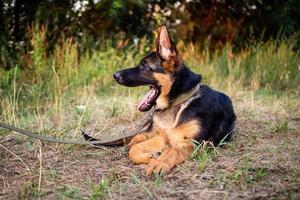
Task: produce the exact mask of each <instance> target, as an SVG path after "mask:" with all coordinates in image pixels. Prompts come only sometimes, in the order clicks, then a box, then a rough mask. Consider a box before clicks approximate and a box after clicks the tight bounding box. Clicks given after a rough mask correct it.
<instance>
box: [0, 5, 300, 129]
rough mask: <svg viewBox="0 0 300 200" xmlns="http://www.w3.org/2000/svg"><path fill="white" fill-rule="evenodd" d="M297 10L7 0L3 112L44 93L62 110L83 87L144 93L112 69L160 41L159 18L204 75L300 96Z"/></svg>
mask: <svg viewBox="0 0 300 200" xmlns="http://www.w3.org/2000/svg"><path fill="white" fill-rule="evenodd" d="M299 10H300V2H299V0H253V1H248V0H239V1H229V0H211V1H207V0H183V1H178V0H177V1H172V0H169V1H167V0H151V1H150V0H145V1H141V0H112V1H109V0H3V1H0V30H1V31H0V111H1V113H2V114H1V116H0V117H1V120H2V121H13V122H15V123H16V120H17V119H18V116H19V117H22V116H23V117H24V116H27V115H29V114H28V113H30V112H32V111H33V110H37V112H44V111H45V110H47V109H46V106H44V107H43V108H40V107H35V106H33V105H36V104H39V105H43V104H45V102H46V103H47V105H49V109H50V107H51V109H54V110H53V112H54V113H58V115H59V116H61V112H63V111H62V110H63V108H65V107H64V105H67V104H68V101H67V100H68V99H71V98H72V97H74V96H76V95H81V94H82V91H83V88H86V87H89V88H90V89H89V92H90V93H91V94H95V95H102V96H103V95H112V94H113V95H114V96H116V95H119V96H120V95H121V96H127V97H129V96H130V97H132V94H133V93H131V91H132V90H135V92H134V94H136V95H137V96H138V95H139V94H141V93H140V92H138V91H143V89H142V90H141V89H135V88H134V89H131V88H125V87H116V84H115V83H114V81H113V79H112V73H113V72H114V71H116V70H119V69H120V68H125V67H130V66H134V65H135V64H136V63H137V62H138V61H139V59H140V58H142V57H143V56H145V54H146V53H147V52H149V51H150V50H152V49H154V47H155V40H156V31H157V28H158V27H159V26H160V25H166V26H167V27H168V29H169V32H170V34H171V36H172V38H173V39H174V40H175V42H176V44H177V47H178V49H179V51H180V52H181V53H182V56H183V58H184V60H185V62H186V64H187V65H188V66H190V67H191V68H192V69H193V70H194V71H196V72H198V73H201V74H202V75H203V78H204V82H205V83H208V84H211V85H212V86H213V87H217V88H220V89H222V90H225V91H226V92H227V93H229V95H234V91H236V90H238V89H242V90H247V89H249V90H259V89H265V90H271V91H272V92H274V91H276V92H279V93H282V91H289V92H292V93H293V94H295V93H296V94H297V95H299V92H298V91H299V85H300V56H299V54H300V53H299V52H300V51H299V48H300V39H299V38H300V37H299V36H300V30H299V27H300V12H299ZM41 109H42V110H41ZM26 113H27V114H26ZM24 118H25V117H24ZM58 119H59V121H61V117H58ZM25 124H26V123H25Z"/></svg>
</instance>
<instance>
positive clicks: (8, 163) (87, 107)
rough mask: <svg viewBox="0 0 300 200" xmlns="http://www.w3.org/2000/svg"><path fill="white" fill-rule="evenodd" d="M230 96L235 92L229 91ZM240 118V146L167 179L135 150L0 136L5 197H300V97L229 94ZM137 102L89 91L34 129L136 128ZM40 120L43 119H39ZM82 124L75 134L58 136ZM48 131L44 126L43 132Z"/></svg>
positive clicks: (209, 152)
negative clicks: (137, 161)
mask: <svg viewBox="0 0 300 200" xmlns="http://www.w3.org/2000/svg"><path fill="white" fill-rule="evenodd" d="M227 92H229V91H227ZM229 93H230V95H231V96H232V98H233V101H234V104H235V109H236V112H237V116H238V123H237V128H236V131H235V136H234V138H233V141H232V142H231V143H229V144H226V145H224V146H223V147H216V148H214V149H212V148H209V147H206V148H204V149H202V150H199V151H198V152H197V155H198V156H194V157H193V158H191V160H190V161H188V162H186V163H184V164H182V165H180V166H178V167H177V168H175V169H174V170H172V172H171V173H170V174H168V175H166V176H164V177H162V176H159V175H157V176H153V177H150V178H148V177H145V175H144V173H143V167H144V166H135V165H133V164H132V163H131V162H130V161H129V159H128V156H127V151H128V149H127V148H126V147H122V148H95V147H89V146H73V145H58V144H49V143H41V142H39V141H33V140H30V139H28V138H23V137H21V136H19V135H17V134H14V133H9V134H8V132H5V134H3V136H4V137H2V139H1V141H0V142H1V146H0V148H1V153H0V156H1V171H0V185H1V188H2V189H1V191H0V192H1V193H0V198H2V199H29V198H42V199H99V198H105V199H141V198H143V199H161V198H164V199H270V198H274V199H293V198H294V199H296V198H299V195H300V184H299V183H300V151H299V144H300V137H299V136H300V131H299V130H300V112H299V108H300V101H299V100H300V99H299V96H295V95H288V96H286V95H281V96H276V95H260V94H257V92H256V93H255V92H251V91H243V92H242V91H235V92H234V93H232V92H229ZM135 101H136V98H135V97H127V98H125V99H124V98H122V97H115V96H106V97H100V96H94V95H90V93H89V92H87V91H85V92H83V93H82V94H81V98H78V99H72V100H69V101H68V103H67V104H64V106H63V109H62V116H63V117H62V119H61V123H62V124H61V129H59V130H57V129H54V128H53V127H55V120H54V121H53V119H55V114H53V113H52V112H53V111H52V112H51V109H49V110H50V111H48V112H45V114H43V115H42V114H40V116H39V120H38V121H39V122H43V124H37V123H33V124H30V125H28V126H27V128H29V129H32V130H45V131H50V132H55V131H56V133H55V134H53V135H56V136H59V135H60V136H64V137H72V138H80V135H79V131H78V129H77V126H79V127H81V126H82V125H84V126H85V127H86V128H87V129H88V130H89V131H91V132H93V134H94V135H97V137H112V136H114V135H118V134H122V133H123V132H124V131H132V130H133V129H134V126H135V124H136V121H138V119H139V118H140V116H141V114H140V113H138V112H137V111H136V109H135V106H134V105H135ZM37 115H38V114H37ZM73 124H75V126H74V127H75V129H73V130H71V131H69V132H66V133H65V134H63V135H62V134H61V132H60V134H59V131H61V130H65V129H66V127H68V126H71V125H73ZM41 127H42V128H41Z"/></svg>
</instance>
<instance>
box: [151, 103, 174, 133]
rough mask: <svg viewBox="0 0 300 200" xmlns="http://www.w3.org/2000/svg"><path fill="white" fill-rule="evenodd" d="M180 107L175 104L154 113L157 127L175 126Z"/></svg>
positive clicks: (168, 127) (164, 128)
mask: <svg viewBox="0 0 300 200" xmlns="http://www.w3.org/2000/svg"><path fill="white" fill-rule="evenodd" d="M179 109H180V106H175V107H171V108H168V109H166V110H162V111H159V112H155V113H154V114H153V123H154V125H155V127H159V128H161V129H163V130H166V129H170V128H174V127H175V120H176V115H177V113H178V111H179Z"/></svg>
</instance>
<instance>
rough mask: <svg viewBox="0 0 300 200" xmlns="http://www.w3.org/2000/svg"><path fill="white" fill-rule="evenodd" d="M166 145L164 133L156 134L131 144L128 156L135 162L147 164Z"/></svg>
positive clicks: (166, 140)
mask: <svg viewBox="0 0 300 200" xmlns="http://www.w3.org/2000/svg"><path fill="white" fill-rule="evenodd" d="M168 147H169V145H168V138H167V137H166V135H164V134H157V135H155V136H154V137H152V138H151V139H148V140H146V141H143V142H140V143H137V144H134V145H132V147H131V148H130V150H129V158H130V160H131V161H132V162H133V163H135V164H142V163H144V164H147V163H149V162H150V161H151V159H152V158H153V157H155V156H156V155H157V154H160V153H161V152H163V151H164V150H165V149H166V148H168Z"/></svg>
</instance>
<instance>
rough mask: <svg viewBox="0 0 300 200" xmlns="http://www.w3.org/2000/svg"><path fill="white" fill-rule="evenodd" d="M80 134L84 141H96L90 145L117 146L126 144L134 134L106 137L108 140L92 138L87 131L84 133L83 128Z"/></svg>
mask: <svg viewBox="0 0 300 200" xmlns="http://www.w3.org/2000/svg"><path fill="white" fill-rule="evenodd" d="M81 134H82V136H83V137H84V139H85V140H86V141H92V142H96V143H93V144H91V145H93V146H106V147H118V146H124V145H125V144H128V143H129V142H130V141H131V139H132V138H133V137H134V136H135V135H136V133H135V134H130V135H125V136H122V137H118V138H115V139H108V140H99V139H96V138H93V137H91V136H89V135H88V134H87V133H85V132H84V131H83V130H81Z"/></svg>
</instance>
